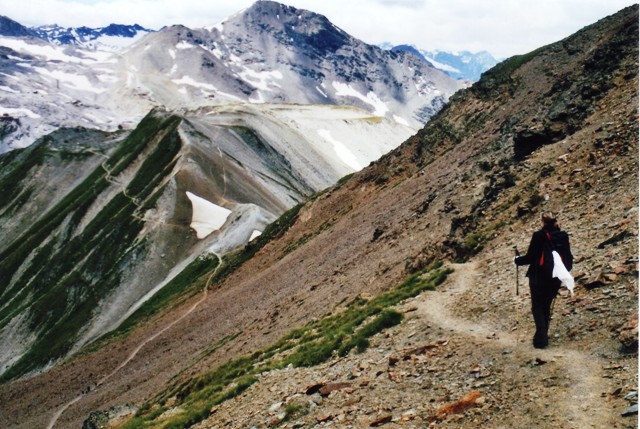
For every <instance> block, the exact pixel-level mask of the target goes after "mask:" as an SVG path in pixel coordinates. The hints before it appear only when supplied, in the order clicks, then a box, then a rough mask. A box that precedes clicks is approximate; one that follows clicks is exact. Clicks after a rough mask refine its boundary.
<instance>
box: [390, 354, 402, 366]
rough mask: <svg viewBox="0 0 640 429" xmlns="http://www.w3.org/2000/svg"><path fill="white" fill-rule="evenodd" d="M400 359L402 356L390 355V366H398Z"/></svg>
mask: <svg viewBox="0 0 640 429" xmlns="http://www.w3.org/2000/svg"><path fill="white" fill-rule="evenodd" d="M399 361H400V358H399V357H398V356H395V355H391V356H389V366H396V364H397V363H398V362H399Z"/></svg>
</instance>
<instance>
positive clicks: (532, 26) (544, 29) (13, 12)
mask: <svg viewBox="0 0 640 429" xmlns="http://www.w3.org/2000/svg"><path fill="white" fill-rule="evenodd" d="M253 2H254V1H253V0H23V1H17V0H0V15H5V16H8V17H9V18H11V19H13V20H16V21H18V22H19V23H21V24H23V25H26V26H28V27H31V26H36V25H46V24H58V25H61V26H64V27H78V26H82V25H84V26H88V27H102V26H106V25H108V24H111V23H117V24H140V25H142V26H143V27H147V28H151V29H154V30H157V29H160V28H162V27H163V26H168V25H173V24H182V25H185V26H187V27H191V28H199V27H208V26H211V25H214V24H217V23H219V22H222V21H223V20H224V19H225V18H227V17H228V16H230V15H233V14H234V13H236V12H238V11H240V10H242V9H244V8H247V7H249V6H250V5H251V4H253ZM280 3H284V4H287V5H290V6H294V7H296V8H300V9H308V10H311V11H313V12H317V13H321V14H323V15H325V16H326V17H327V18H329V20H330V21H331V22H333V23H334V24H335V25H337V26H338V27H340V28H342V29H343V30H345V31H346V32H347V33H349V34H351V35H352V36H354V37H357V38H358V39H360V40H362V41H364V42H366V43H369V44H375V45H378V44H381V43H384V42H388V43H392V44H394V45H399V44H410V45H415V46H416V47H417V48H419V49H426V50H436V49H438V50H444V51H463V50H466V51H471V52H479V51H488V52H490V53H491V54H492V55H493V56H494V57H496V58H506V57H509V56H512V55H518V54H524V53H527V52H530V51H532V50H534V49H537V48H539V47H540V46H543V45H546V44H549V43H553V42H556V41H558V40H561V39H563V38H565V37H567V36H569V35H571V34H573V33H575V32H576V31H578V30H579V29H581V28H582V27H584V26H586V25H589V24H592V23H594V22H596V21H597V20H599V19H601V18H604V17H605V16H608V15H611V14H613V13H615V12H617V11H619V10H620V9H622V8H624V7H626V6H630V5H632V4H634V3H637V1H633V0H351V1H347V0H282V1H280Z"/></svg>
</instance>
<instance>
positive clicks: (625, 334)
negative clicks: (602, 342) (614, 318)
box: [618, 314, 638, 351]
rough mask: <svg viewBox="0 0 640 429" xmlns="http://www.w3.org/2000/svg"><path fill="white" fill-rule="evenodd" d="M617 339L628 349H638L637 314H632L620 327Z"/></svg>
mask: <svg viewBox="0 0 640 429" xmlns="http://www.w3.org/2000/svg"><path fill="white" fill-rule="evenodd" d="M618 340H619V341H620V342H621V343H622V345H623V346H624V347H625V349H627V350H628V351H635V350H637V349H638V315H637V314H634V315H633V316H632V317H631V319H629V321H628V322H627V323H625V324H624V325H623V326H622V328H620V335H619V336H618Z"/></svg>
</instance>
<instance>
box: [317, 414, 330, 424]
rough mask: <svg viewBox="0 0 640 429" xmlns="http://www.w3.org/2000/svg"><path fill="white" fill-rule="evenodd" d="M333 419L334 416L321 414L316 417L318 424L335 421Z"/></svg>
mask: <svg viewBox="0 0 640 429" xmlns="http://www.w3.org/2000/svg"><path fill="white" fill-rule="evenodd" d="M333 417H334V416H333V414H321V415H319V416H316V421H317V422H318V423H322V422H328V421H329V420H333Z"/></svg>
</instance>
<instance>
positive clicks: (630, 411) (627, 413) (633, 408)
mask: <svg viewBox="0 0 640 429" xmlns="http://www.w3.org/2000/svg"><path fill="white" fill-rule="evenodd" d="M637 414H638V404H633V405H632V406H630V407H629V408H627V409H626V410H624V411H623V412H622V413H620V415H621V416H622V417H629V416H635V415H637Z"/></svg>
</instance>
